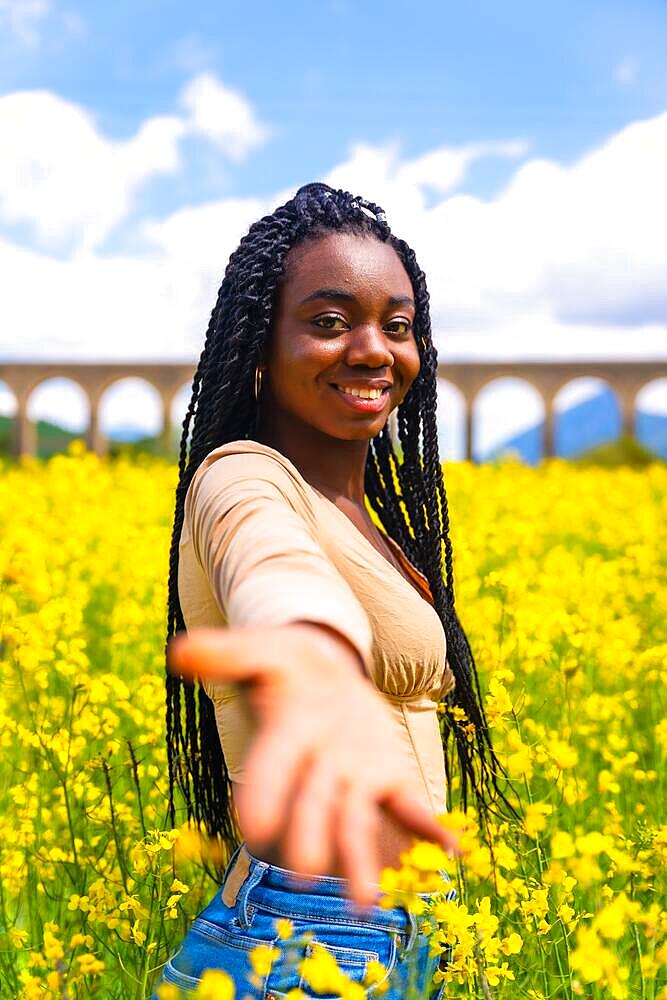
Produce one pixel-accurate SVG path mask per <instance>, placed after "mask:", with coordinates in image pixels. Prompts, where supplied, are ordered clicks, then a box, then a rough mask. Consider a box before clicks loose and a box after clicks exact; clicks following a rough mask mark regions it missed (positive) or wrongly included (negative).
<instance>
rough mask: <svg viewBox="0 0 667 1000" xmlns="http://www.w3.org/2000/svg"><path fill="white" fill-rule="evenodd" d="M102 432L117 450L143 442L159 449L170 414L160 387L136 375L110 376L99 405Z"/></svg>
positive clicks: (148, 446)
mask: <svg viewBox="0 0 667 1000" xmlns="http://www.w3.org/2000/svg"><path fill="white" fill-rule="evenodd" d="M97 413H98V425H99V432H100V435H102V436H103V437H104V438H106V440H107V442H114V445H113V447H114V450H115V449H116V448H118V447H119V446H123V445H130V446H132V445H136V444H137V443H138V442H141V443H142V445H145V446H146V447H147V448H149V449H150V450H155V449H156V445H157V440H156V439H158V438H159V437H160V435H161V432H162V430H163V427H164V426H165V420H166V417H167V415H166V414H165V413H164V405H163V401H162V397H161V394H160V392H159V390H158V389H156V387H155V386H154V385H153V384H152V383H151V382H149V381H148V379H145V378H142V377H141V376H136V375H126V376H121V377H120V378H118V377H116V378H113V379H110V380H108V381H107V382H106V384H105V385H104V388H103V389H102V390H101V392H100V395H99V399H98V404H97Z"/></svg>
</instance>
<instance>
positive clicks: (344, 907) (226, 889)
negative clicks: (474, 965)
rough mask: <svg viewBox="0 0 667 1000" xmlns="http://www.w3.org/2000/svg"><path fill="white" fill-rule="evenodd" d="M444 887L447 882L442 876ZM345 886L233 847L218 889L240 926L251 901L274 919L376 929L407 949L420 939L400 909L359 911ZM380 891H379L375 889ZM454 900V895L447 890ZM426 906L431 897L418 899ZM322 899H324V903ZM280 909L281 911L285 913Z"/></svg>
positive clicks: (410, 919) (408, 913)
mask: <svg viewBox="0 0 667 1000" xmlns="http://www.w3.org/2000/svg"><path fill="white" fill-rule="evenodd" d="M442 876H443V881H446V882H449V876H448V875H447V873H446V872H442ZM348 887H349V881H348V880H347V879H345V878H338V877H334V876H328V875H302V874H301V873H299V872H295V871H292V870H291V869H288V868H281V867H280V866H279V865H273V864H270V863H269V862H267V861H262V860H261V859H260V858H257V857H255V855H253V854H251V853H250V851H249V850H248V848H247V846H246V844H245V843H242V844H241V845H240V846H239V847H237V849H236V851H235V852H234V854H233V855H232V857H231V858H230V860H229V864H228V865H227V870H226V872H225V877H224V880H223V884H222V890H221V897H222V901H223V902H224V903H225V905H226V906H228V907H234V908H235V909H236V911H237V915H238V919H239V922H240V924H241V926H245V925H246V924H247V922H248V919H249V913H248V911H249V897H250V894H251V893H252V894H253V895H252V898H253V899H254V900H255V901H256V902H257V903H259V905H261V906H262V907H263V908H264V909H266V910H269V912H273V913H274V914H275V915H276V916H277V917H278V916H286V917H295V916H302V917H306V918H311V919H315V920H317V919H320V918H321V915H322V914H327V915H328V918H329V919H336V920H339V921H343V922H345V923H350V924H359V925H363V926H366V927H376V928H380V929H384V930H388V931H393V932H397V933H399V934H400V935H401V936H405V938H406V941H407V947H408V949H409V948H410V947H412V944H413V943H414V940H415V937H416V935H417V933H418V926H417V920H416V918H415V915H414V914H413V913H412V912H411V911H410V910H409V909H408V907H403V906H401V905H396V906H394V907H391V908H388V909H387V908H385V907H382V906H380V905H379V903H372V904H370V906H368V907H364V908H361V907H357V906H356V904H355V903H353V902H352V900H351V899H350V898H349V896H348ZM376 887H377V888H378V890H379V888H380V887H379V886H376ZM451 893H453V894H455V890H454V889H453V887H452V889H451ZM416 895H418V896H419V897H420V898H421V899H423V900H425V901H428V900H430V899H432V898H433V896H434V895H435V894H434V893H416ZM322 897H327V898H326V899H325V898H322ZM283 908H284V909H283Z"/></svg>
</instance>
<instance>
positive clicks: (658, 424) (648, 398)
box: [635, 377, 667, 459]
mask: <svg viewBox="0 0 667 1000" xmlns="http://www.w3.org/2000/svg"><path fill="white" fill-rule="evenodd" d="M635 435H636V438H637V440H638V441H639V442H640V443H641V444H643V445H644V447H645V448H648V450H649V451H651V452H653V454H654V455H659V456H660V458H663V459H667V377H663V378H654V379H652V380H651V381H650V382H647V383H646V385H643V386H642V387H641V389H640V390H639V392H638V393H637V396H636V398H635Z"/></svg>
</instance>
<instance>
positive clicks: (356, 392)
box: [338, 385, 382, 399]
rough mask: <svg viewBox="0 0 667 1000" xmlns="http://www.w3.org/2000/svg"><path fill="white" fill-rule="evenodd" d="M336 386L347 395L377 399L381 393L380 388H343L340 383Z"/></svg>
mask: <svg viewBox="0 0 667 1000" xmlns="http://www.w3.org/2000/svg"><path fill="white" fill-rule="evenodd" d="M338 388H339V389H340V390H341V391H342V392H346V393H347V394H348V396H361V398H362V399H379V398H380V396H381V395H382V389H345V388H343V386H342V385H339V386H338Z"/></svg>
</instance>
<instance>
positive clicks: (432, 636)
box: [178, 440, 454, 813]
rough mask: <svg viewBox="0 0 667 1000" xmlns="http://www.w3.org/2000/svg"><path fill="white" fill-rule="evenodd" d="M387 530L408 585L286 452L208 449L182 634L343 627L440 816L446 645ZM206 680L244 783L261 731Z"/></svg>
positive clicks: (197, 486)
mask: <svg viewBox="0 0 667 1000" xmlns="http://www.w3.org/2000/svg"><path fill="white" fill-rule="evenodd" d="M383 537H384V538H386V539H387V541H388V544H389V545H390V547H391V549H392V551H393V552H395V553H396V556H397V559H398V561H399V562H400V564H401V566H402V567H403V568H404V570H405V573H406V575H409V577H410V579H411V580H412V581H413V583H414V585H413V583H410V582H409V580H408V579H406V576H405V575H403V573H401V572H400V571H399V570H398V569H397V568H396V566H394V565H393V564H392V563H391V562H390V561H389V560H388V559H387V558H386V557H385V556H383V555H382V554H381V553H380V552H379V550H378V549H376V548H375V546H374V545H373V543H372V542H371V541H370V540H369V539H368V538H367V537H366V536H365V535H364V534H363V533H362V532H361V531H360V530H359V528H358V527H357V526H356V525H355V524H354V523H353V522H352V521H351V520H350V518H348V517H347V515H346V514H345V513H344V512H343V511H342V510H341V509H340V508H339V507H338V506H337V505H336V504H335V503H334V502H333V501H332V500H330V499H329V498H328V497H326V496H324V494H322V493H320V492H319V491H318V490H316V489H315V488H314V487H313V486H311V485H310V484H309V483H308V482H307V481H306V480H305V479H304V478H303V476H302V475H301V473H300V472H299V470H298V469H297V468H296V466H295V465H294V464H293V463H292V462H291V461H290V460H289V459H288V458H286V457H285V456H284V455H283V454H282V453H281V452H279V451H276V450H275V449H274V448H270V447H269V446H268V445H265V444H262V443H260V442H258V441H253V440H238V441H231V442H229V443H227V444H224V445H221V446H220V447H218V448H215V449H213V451H211V452H209V454H208V455H207V456H206V458H205V459H204V460H203V462H202V463H201V464H200V465H199V467H198V468H197V470H196V472H195V475H194V477H193V479H192V481H191V483H190V485H189V488H188V491H187V493H186V497H185V507H184V519H183V527H182V530H181V537H180V541H179V562H178V594H179V600H180V604H181V610H182V612H183V618H184V621H185V625H186V628H187V629H192V628H198V627H202V626H205V627H216V626H217V627H224V626H226V625H251V624H263V625H280V624H288V623H290V622H296V621H310V622H314V623H319V624H324V625H327V626H329V627H331V628H333V629H335V630H336V631H338V632H339V633H340V634H341V635H343V636H344V637H345V638H346V639H347V640H348V641H349V642H350V643H351V644H352V646H353V647H354V648H355V649H356V650H357V651H358V653H359V655H360V657H361V659H362V661H363V664H364V667H365V670H366V673H367V675H368V677H369V678H370V680H371V682H372V683H373V684H374V685H375V687H376V688H377V689H378V690H379V691H380V692H382V694H383V695H384V697H385V699H386V700H387V702H388V704H389V707H390V710H391V713H392V716H393V718H394V719H395V722H396V735H397V739H398V740H400V742H401V744H402V746H403V747H404V750H405V752H406V754H407V757H408V759H409V762H410V765H411V769H412V773H413V776H414V782H415V790H417V791H418V792H419V793H421V795H422V796H423V797H424V799H425V801H426V802H427V803H428V804H430V806H431V807H432V809H433V811H434V812H436V813H441V812H444V811H445V801H446V787H445V770H444V758H443V751H442V742H441V738H440V729H439V723H438V718H437V714H436V708H437V705H438V702H440V701H442V699H443V698H444V697H445V695H446V694H447V693H448V692H449V691H450V690H451V688H452V687H453V686H454V677H453V674H452V672H451V670H450V668H449V664H448V663H447V641H446V637H445V633H444V629H443V627H442V623H441V621H440V617H439V615H438V614H437V612H436V610H435V608H434V607H433V604H432V599H431V594H430V590H429V586H428V582H427V580H426V578H425V577H424V576H423V575H422V574H421V573H420V572H419V570H417V568H416V567H415V566H413V565H412V563H411V562H410V561H409V560H408V559H407V557H406V556H405V554H404V553H403V551H402V549H401V548H400V546H399V545H398V544H397V543H396V542H395V541H394V540H393V539H392V538H390V537H389V536H388V535H386V534H383ZM415 588H417V589H415ZM418 591H419V592H418ZM307 683H308V673H307V664H304V684H307ZM203 684H204V690H205V691H206V693H207V694H208V695H209V697H210V698H211V699H212V701H213V704H214V708H215V716H216V725H217V729H218V733H219V735H220V742H221V746H222V750H223V753H224V757H225V763H226V765H227V770H228V772H229V775H230V778H231V779H232V780H233V781H237V782H243V781H244V780H245V774H244V759H245V756H246V752H247V750H248V746H249V743H250V741H251V740H252V738H253V735H254V733H255V731H256V728H255V722H254V718H253V717H252V714H251V712H250V710H249V707H248V705H247V703H246V700H245V697H244V694H243V690H242V688H241V687H239V686H238V685H235V684H228V683H223V682H212V681H208V680H206V681H204V682H203Z"/></svg>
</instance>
